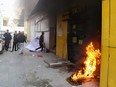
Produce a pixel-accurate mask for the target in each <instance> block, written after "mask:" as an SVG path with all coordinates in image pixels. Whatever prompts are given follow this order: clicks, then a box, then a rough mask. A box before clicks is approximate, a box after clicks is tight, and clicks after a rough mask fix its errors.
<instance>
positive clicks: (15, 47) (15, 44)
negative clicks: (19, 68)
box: [12, 42, 18, 51]
mask: <svg viewBox="0 0 116 87" xmlns="http://www.w3.org/2000/svg"><path fill="white" fill-rule="evenodd" d="M14 49H15V51H17V50H18V43H17V42H13V47H12V51H14Z"/></svg>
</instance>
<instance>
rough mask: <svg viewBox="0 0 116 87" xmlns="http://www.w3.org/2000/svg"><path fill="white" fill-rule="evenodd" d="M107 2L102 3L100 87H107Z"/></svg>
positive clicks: (104, 0)
mask: <svg viewBox="0 0 116 87" xmlns="http://www.w3.org/2000/svg"><path fill="white" fill-rule="evenodd" d="M108 46H109V0H103V1H102V43H101V49H102V50H101V53H102V55H101V72H100V87H108V86H107V85H108V68H109V67H108V59H109V48H108Z"/></svg>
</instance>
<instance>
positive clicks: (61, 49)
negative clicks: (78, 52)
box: [56, 15, 67, 60]
mask: <svg viewBox="0 0 116 87" xmlns="http://www.w3.org/2000/svg"><path fill="white" fill-rule="evenodd" d="M56 55H57V56H58V57H60V58H63V59H65V60H66V59H67V21H62V15H59V16H58V18H57V32H56Z"/></svg>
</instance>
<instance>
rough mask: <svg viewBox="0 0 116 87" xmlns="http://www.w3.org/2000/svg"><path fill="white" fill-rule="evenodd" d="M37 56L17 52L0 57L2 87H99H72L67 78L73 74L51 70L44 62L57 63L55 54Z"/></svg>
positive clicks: (90, 85)
mask: <svg viewBox="0 0 116 87" xmlns="http://www.w3.org/2000/svg"><path fill="white" fill-rule="evenodd" d="M37 54H38V53H32V52H29V51H27V50H25V52H24V54H23V55H19V54H18V52H15V51H14V52H9V51H7V52H4V53H3V54H2V55H0V87H98V84H96V83H94V81H93V82H92V81H91V82H87V83H85V84H82V85H79V86H72V85H70V84H69V83H68V82H67V81H66V78H67V77H69V76H70V75H71V74H72V73H68V72H67V71H65V70H62V69H53V68H49V67H48V65H47V64H46V63H45V62H44V60H46V61H48V62H53V61H56V56H55V55H54V54H52V53H43V57H42V58H38V57H37ZM40 54H41V53H40Z"/></svg>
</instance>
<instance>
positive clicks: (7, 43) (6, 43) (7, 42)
mask: <svg viewBox="0 0 116 87" xmlns="http://www.w3.org/2000/svg"><path fill="white" fill-rule="evenodd" d="M9 43H10V41H5V50H6V51H8V48H9Z"/></svg>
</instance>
